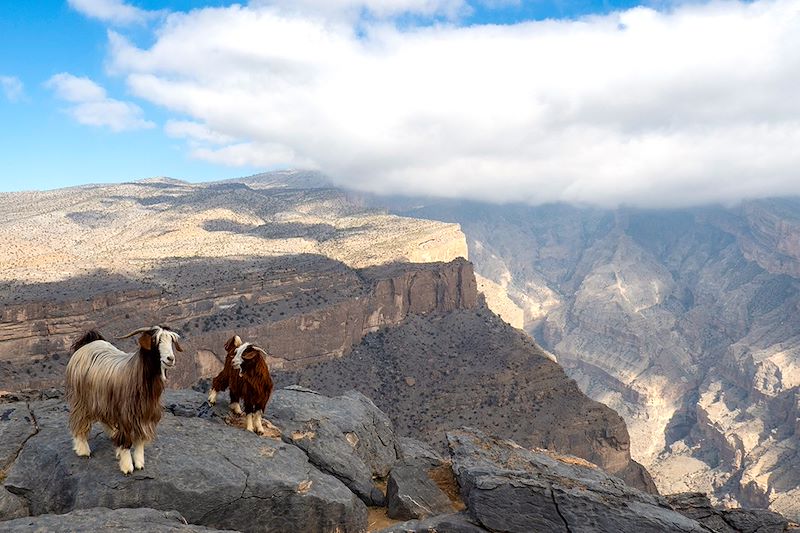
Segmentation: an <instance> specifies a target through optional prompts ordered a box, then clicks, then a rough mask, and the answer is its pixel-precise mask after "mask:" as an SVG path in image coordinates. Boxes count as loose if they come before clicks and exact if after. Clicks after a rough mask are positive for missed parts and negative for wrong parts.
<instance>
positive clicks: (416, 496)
mask: <svg viewBox="0 0 800 533" xmlns="http://www.w3.org/2000/svg"><path fill="white" fill-rule="evenodd" d="M429 468H430V467H429V466H428V465H427V464H424V463H398V464H396V465H394V466H393V467H392V471H391V473H390V474H389V481H388V483H387V485H386V502H387V506H388V508H389V512H388V514H389V517H390V518H396V519H399V520H411V519H414V518H421V519H425V518H429V517H431V516H436V515H441V514H447V513H450V512H452V511H454V508H453V503H452V502H451V501H450V498H448V497H447V494H445V493H444V492H443V491H442V490H441V489H440V488H439V487H438V486H437V485H436V483H434V481H433V480H432V479H431V478H430V477H429V476H428V469H429Z"/></svg>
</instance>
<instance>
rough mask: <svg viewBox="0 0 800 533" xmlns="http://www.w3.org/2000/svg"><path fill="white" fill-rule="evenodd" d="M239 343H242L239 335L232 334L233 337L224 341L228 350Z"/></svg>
mask: <svg viewBox="0 0 800 533" xmlns="http://www.w3.org/2000/svg"><path fill="white" fill-rule="evenodd" d="M241 345H242V339H240V338H239V335H234V336H233V337H231V338H230V339H228V342H226V343H225V350H226V351H229V352H230V351H231V350H233V349H234V348H238V347H239V346H241Z"/></svg>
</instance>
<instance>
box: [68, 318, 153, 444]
mask: <svg viewBox="0 0 800 533" xmlns="http://www.w3.org/2000/svg"><path fill="white" fill-rule="evenodd" d="M153 340H154V339H152V338H151V336H150V334H149V333H145V334H143V335H142V338H140V340H139V350H137V351H136V352H134V353H125V352H123V351H122V350H119V349H118V348H116V347H115V346H114V345H113V344H111V343H110V342H107V341H105V340H103V337H102V336H101V335H100V334H99V333H98V332H96V331H90V332H88V333H86V334H85V335H84V336H83V337H81V339H79V340H78V341H76V343H75V344H74V345H73V347H74V348H75V353H74V354H73V355H72V357H71V358H70V360H69V363H68V364H67V371H66V382H67V401H68V402H69V405H70V415H69V427H70V430H71V432H72V434H73V435H85V434H87V433H88V432H89V431H90V429H91V426H92V423H93V422H102V423H103V424H105V425H106V427H107V428H109V429H110V434H111V435H110V436H111V439H112V441H113V442H114V445H115V446H117V447H118V448H131V447H132V446H133V445H134V444H135V443H144V442H149V441H152V440H153V439H154V438H155V433H156V425H157V424H158V422H159V421H160V420H161V403H160V398H161V393H162V392H163V390H164V380H163V379H162V370H161V356H160V354H159V346H158V344H157V343H156V342H153Z"/></svg>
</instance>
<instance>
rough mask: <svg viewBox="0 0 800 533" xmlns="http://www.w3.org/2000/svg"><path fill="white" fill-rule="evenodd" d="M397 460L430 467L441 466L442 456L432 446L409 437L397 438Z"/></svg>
mask: <svg viewBox="0 0 800 533" xmlns="http://www.w3.org/2000/svg"><path fill="white" fill-rule="evenodd" d="M395 448H396V450H397V458H398V459H400V460H401V461H403V462H405V463H416V462H423V463H427V464H430V465H431V466H437V465H440V464H443V463H444V462H445V461H444V458H443V457H442V455H441V454H440V453H439V452H437V451H436V450H434V449H433V446H431V445H429V444H426V443H424V442H422V441H419V440H417V439H412V438H410V437H398V438H397V442H396V443H395Z"/></svg>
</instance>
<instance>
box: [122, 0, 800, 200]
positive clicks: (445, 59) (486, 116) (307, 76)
mask: <svg viewBox="0 0 800 533" xmlns="http://www.w3.org/2000/svg"><path fill="white" fill-rule="evenodd" d="M304 2H305V3H306V4H312V3H314V0H304ZM341 3H343V4H344V3H346V4H353V2H349V1H345V0H342V2H341ZM359 4H360V5H363V6H367V7H369V6H371V5H373V4H374V5H376V6H377V5H378V3H377V2H371V0H365V1H363V2H360V3H359ZM423 4H425V2H423V1H422V0H420V1H419V2H416V1H415V0H397V3H396V4H391V5H395V6H399V7H396V8H389V7H387V8H386V9H388V10H389V11H387V12H391V13H394V12H393V11H391V9H400V10H406V11H413V10H414V9H422V8H420V7H414V6H421V5H423ZM426 5H427V4H426ZM430 5H431V6H434V7H432V8H431V9H443V8H442V7H441V6H447V5H450V6H455V8H457V9H461V8H462V7H463V5H462V4H461V3H460V2H456V3H451V2H436V1H432V2H431V3H430ZM436 6H438V7H436ZM376 9H377V8H376ZM798 13H800V0H757V1H755V2H748V3H744V2H724V3H723V2H712V3H708V4H686V5H679V6H674V7H672V8H671V9H670V10H668V11H664V12H661V11H657V10H653V9H648V8H643V7H639V8H635V9H631V10H628V11H624V12H619V13H612V14H610V15H607V16H595V17H588V18H584V19H580V20H560V21H554V20H549V21H541V22H528V23H520V24H516V25H496V26H470V27H459V26H457V25H454V24H439V25H433V26H427V27H418V28H411V29H404V30H401V29H398V28H397V27H396V26H394V25H393V24H392V23H391V21H390V20H389V21H382V22H381V21H377V22H365V21H364V20H361V21H360V22H359V23H358V31H356V30H355V27H354V26H353V24H355V23H353V22H352V21H349V22H348V21H345V20H342V19H339V18H335V17H334V18H331V19H319V18H314V17H312V16H310V15H305V14H304V13H303V12H301V11H298V12H290V11H287V10H286V9H285V8H284V7H283V6H278V7H275V6H274V5H251V6H238V5H234V6H231V7H228V8H215V9H212V8H208V9H201V10H195V11H191V12H189V13H174V14H172V15H170V16H169V17H167V19H166V20H165V22H164V24H163V26H162V27H160V28H159V29H158V31H157V33H156V34H155V42H154V44H153V45H152V47H150V48H147V49H141V48H138V47H136V46H134V45H133V44H131V43H130V42H128V41H127V40H126V39H125V38H123V37H121V36H120V35H118V34H116V33H110V41H111V54H110V60H111V61H110V65H111V68H112V69H113V70H114V71H115V72H117V73H120V74H123V75H125V76H126V78H127V83H128V85H129V87H130V89H131V90H132V91H133V92H134V93H135V94H136V95H137V96H139V97H141V98H144V99H147V100H149V101H151V102H154V103H156V104H158V105H161V106H163V107H165V108H167V109H169V110H172V111H173V112H176V113H180V114H182V115H184V116H187V117H190V118H191V121H192V123H196V124H199V125H200V126H199V127H200V128H204V129H202V133H201V134H196V135H194V136H192V135H190V134H189V133H188V132H186V131H184V135H186V136H189V137H193V138H194V140H195V141H197V140H200V141H205V142H207V143H209V144H215V143H216V144H217V145H218V146H212V147H209V146H205V147H202V146H200V147H198V146H197V145H196V144H191V145H190V149H191V150H192V151H193V154H194V155H195V156H196V157H201V158H204V159H209V160H214V161H217V162H227V163H229V164H233V165H270V166H274V165H275V164H284V165H287V166H301V165H302V166H312V167H314V168H318V169H321V170H323V171H324V172H326V173H329V174H330V175H331V176H332V177H333V178H334V179H336V180H338V181H339V182H340V183H342V184H346V185H350V186H353V187H358V188H363V189H369V190H374V191H380V192H394V193H398V192H403V193H411V194H442V195H447V196H460V197H470V198H478V199H488V200H496V201H514V200H521V201H530V202H546V201H558V200H568V201H578V202H590V203H601V204H617V203H621V202H624V203H631V204H638V205H687V204H698V203H704V202H709V201H726V202H728V201H735V200H737V199H739V198H743V197H753V196H763V195H773V194H800V179H797V169H798V168H800V150H798V149H797V147H798V146H800V99H798V98H797V97H796V92H797V87H800V15H798ZM193 128H194V126H193ZM196 131H198V132H199V131H201V130H199V129H198V130H196ZM203 137H204V138H203ZM225 138H231V139H236V141H233V142H231V143H230V144H228V145H226V144H224V143H223V144H222V145H221V146H219V144H220V143H218V142H217V141H215V140H212V139H217V140H219V139H225Z"/></svg>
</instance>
